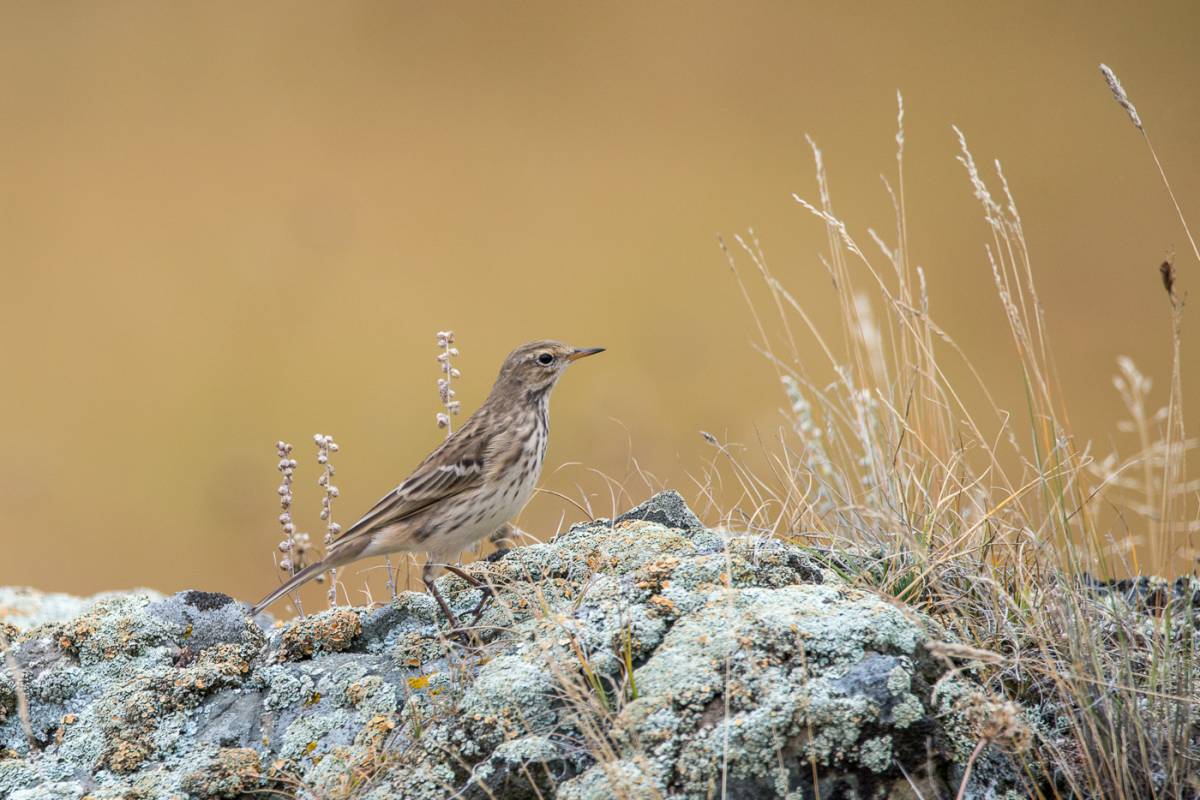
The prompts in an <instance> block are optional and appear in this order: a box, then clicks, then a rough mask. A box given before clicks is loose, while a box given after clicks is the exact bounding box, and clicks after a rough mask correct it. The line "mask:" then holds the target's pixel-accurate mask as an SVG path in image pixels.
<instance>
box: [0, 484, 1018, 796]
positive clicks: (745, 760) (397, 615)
mask: <svg viewBox="0 0 1200 800" xmlns="http://www.w3.org/2000/svg"><path fill="white" fill-rule="evenodd" d="M467 569H469V570H470V571H471V572H472V573H473V574H474V575H475V576H476V577H477V578H480V579H485V580H487V581H489V582H490V583H491V584H492V586H493V587H494V588H495V591H496V598H495V600H494V602H492V603H491V604H490V605H489V606H488V607H487V609H486V610H485V612H484V613H483V616H482V618H481V620H480V622H479V628H478V630H479V640H478V641H476V642H474V643H471V644H470V645H467V644H464V643H463V642H461V641H457V640H454V639H447V637H446V632H445V630H444V627H442V628H439V625H440V624H443V623H442V620H441V619H440V615H438V614H437V612H436V606H435V605H434V603H433V601H432V600H431V598H429V597H428V596H426V595H425V594H421V593H413V592H405V593H401V594H400V595H399V597H397V598H396V600H395V601H393V602H391V603H389V604H387V605H385V606H383V607H380V608H373V609H348V608H345V607H341V608H338V609H333V610H330V611H324V612H320V613H316V614H311V615H310V616H308V617H307V618H305V619H303V620H293V621H291V622H288V623H287V624H285V625H283V626H282V627H279V628H270V629H268V630H266V631H264V630H262V628H261V627H260V626H259V625H258V624H256V623H255V622H254V621H253V620H251V619H249V618H248V617H247V616H246V608H245V606H244V605H242V604H241V603H238V602H237V601H234V600H233V599H231V598H228V597H225V596H224V595H217V594H212V593H205V592H183V593H180V594H177V595H174V596H172V597H168V598H161V597H159V596H153V595H146V594H123V595H109V596H106V597H102V598H100V599H98V600H96V601H94V602H89V603H83V602H79V603H77V604H74V605H71V604H70V603H69V602H67V601H64V600H63V599H62V598H61V597H53V598H50V599H48V601H47V602H48V603H49V604H51V605H52V606H53V607H54V609H56V610H54V611H52V612H48V613H46V614H41V613H40V612H38V610H37V608H36V606H37V601H36V597H35V596H34V595H33V594H31V593H29V592H22V593H21V594H20V598H21V602H22V603H23V604H24V605H23V608H25V609H26V612H27V613H26V616H25V618H26V619H39V620H41V622H40V623H39V624H37V625H33V626H30V627H28V628H25V629H23V630H22V632H21V633H20V634H19V635H18V636H17V640H16V642H15V645H14V655H15V657H16V659H17V661H18V664H19V666H20V668H21V671H22V673H23V675H24V678H25V684H26V686H27V689H28V695H29V700H30V711H31V716H32V720H33V727H34V731H35V734H36V736H37V739H38V745H37V747H35V748H33V749H31V748H30V747H29V745H28V743H27V742H26V740H25V736H24V734H23V732H22V730H21V727H20V724H19V720H17V719H16V715H15V714H14V713H13V710H14V707H15V706H14V685H13V682H12V680H11V677H10V676H8V675H7V673H6V671H4V670H0V797H4V796H12V797H22V798H25V800H33V798H42V797H46V798H56V797H63V798H73V800H79V798H80V797H82V796H83V795H84V794H88V795H90V796H92V797H95V798H98V800H107V799H108V798H116V797H125V796H137V797H139V798H145V799H146V800H154V799H156V798H164V799H165V798H177V797H182V796H189V795H190V796H195V797H219V796H230V797H232V796H237V795H238V794H239V793H251V794H254V793H270V792H272V791H274V790H280V791H290V789H289V788H288V787H296V786H303V787H305V792H307V793H308V795H306V796H313V797H323V796H338V797H346V796H347V794H346V792H347V791H349V789H348V788H347V787H357V788H356V789H355V790H354V792H352V793H350V795H349V796H350V797H353V798H356V799H361V798H366V800H385V798H393V797H405V798H411V800H432V799H433V798H444V797H447V796H450V795H457V796H460V797H464V798H479V799H480V800H482V799H483V798H492V797H497V798H506V800H511V799H512V798H550V797H561V798H573V799H574V800H585V799H586V800H592V799H593V798H595V799H596V800H599V799H600V798H610V797H614V796H616V797H630V798H643V797H645V798H649V797H655V798H665V799H666V800H690V798H702V797H709V796H712V795H713V792H714V787H720V786H721V785H724V786H725V787H726V789H727V792H728V796H729V797H739V798H768V797H781V796H789V797H794V798H809V797H815V794H814V775H813V770H814V768H815V769H816V777H815V785H816V788H817V789H818V790H819V792H820V796H821V797H823V798H829V797H846V798H849V797H863V798H866V797H877V796H880V797H881V796H887V795H888V794H889V793H891V792H895V793H896V794H895V795H894V796H901V794H900V793H902V792H906V791H908V786H909V783H908V781H909V779H910V778H911V779H912V780H913V781H914V782H915V784H916V785H917V786H919V787H921V792H922V793H923V795H924V796H926V797H931V798H932V797H939V796H943V795H946V794H947V793H948V794H950V795H953V793H954V791H956V790H957V785H958V779H959V778H960V777H961V774H962V769H963V766H964V765H965V763H966V761H967V759H968V758H969V757H970V754H971V752H972V750H973V748H974V745H975V740H974V739H973V738H972V733H971V730H970V728H969V726H967V725H966V724H965V723H964V721H963V718H962V715H961V714H959V713H957V712H956V710H955V709H956V705H955V704H956V702H957V700H958V699H960V698H962V697H967V696H969V695H970V692H972V691H974V690H975V689H976V688H977V687H976V686H975V685H974V684H973V683H972V682H971V680H970V678H969V677H967V676H965V675H953V674H952V675H947V674H946V673H945V668H944V667H943V666H942V665H941V664H940V663H938V662H936V661H935V660H934V659H932V658H931V657H930V656H929V655H928V654H927V653H926V651H925V648H924V643H925V642H926V641H927V640H928V638H929V637H930V636H931V635H932V636H937V637H939V638H942V637H944V636H945V634H944V633H943V632H940V631H938V630H937V628H936V626H935V625H934V624H933V623H932V622H931V621H929V620H928V619H926V618H924V617H922V616H921V615H920V614H919V613H917V612H915V611H911V610H907V611H904V610H901V609H900V608H897V607H896V606H895V605H893V604H891V603H889V602H885V601H884V600H882V599H880V598H879V597H877V596H875V595H873V594H870V593H867V592H863V591H859V590H856V589H854V588H851V587H849V586H847V585H844V584H843V583H841V582H840V580H838V579H836V578H831V577H830V573H827V572H823V571H822V569H821V565H820V564H818V563H815V562H814V561H813V560H812V558H810V556H809V555H808V554H807V553H806V552H805V551H804V550H802V549H800V548H797V547H795V546H793V545H790V544H787V543H785V542H781V541H778V540H775V539H770V538H765V537H761V536H738V535H732V534H726V533H717V532H714V531H708V530H705V529H703V528H702V527H701V526H700V523H699V521H698V520H696V518H695V516H694V515H692V514H691V512H690V511H688V510H687V507H686V506H685V505H684V504H683V502H682V500H681V499H680V498H679V496H678V495H677V494H675V493H663V494H660V495H657V496H655V497H654V498H652V499H651V500H649V501H647V502H646V503H644V504H642V505H641V506H639V507H638V508H637V509H634V510H633V511H631V512H629V513H628V514H624V515H622V516H620V517H618V518H617V520H616V521H615V522H612V523H609V522H608V521H607V520H604V521H596V522H593V523H589V524H585V525H578V526H575V527H573V528H572V529H571V530H570V531H568V532H566V533H564V534H562V535H561V536H559V537H557V538H556V539H555V540H554V541H552V542H550V543H545V544H534V545H530V546H526V547H519V548H516V549H514V550H512V551H511V552H510V553H508V554H507V555H506V556H505V557H504V558H502V559H500V560H497V561H495V562H492V563H487V562H479V563H475V564H469V565H468V566H467ZM439 589H440V591H441V592H442V594H443V595H444V596H445V597H446V598H447V600H448V602H449V603H450V604H451V605H452V606H453V607H454V608H455V610H456V611H458V612H459V613H464V612H466V611H468V610H469V609H471V608H473V607H474V605H475V604H476V602H477V601H478V598H479V591H478V590H477V589H475V588H473V587H471V586H468V585H467V584H466V583H465V582H464V581H463V580H461V579H460V578H458V577H455V576H452V575H451V576H445V577H443V578H441V579H439ZM3 596H4V595H3V594H2V593H0V597H3ZM9 596H14V595H9ZM66 606H71V607H72V608H74V609H75V613H74V614H73V615H71V616H68V617H65V618H64V617H62V615H61V614H60V613H59V611H58V610H57V609H61V608H63V607H66ZM934 687H936V689H935V688H934ZM726 763H728V770H727V771H726V772H722V770H723V765H725V764H726ZM1020 780H1021V777H1020V772H1019V771H1018V770H1017V769H1016V768H1015V767H1014V766H1013V765H1012V762H1011V759H1009V757H1008V756H1006V755H1004V754H1003V753H999V752H995V751H994V749H993V748H989V749H987V750H986V751H985V752H984V754H983V755H982V756H981V757H979V758H978V759H977V760H976V762H975V769H974V770H973V773H972V779H971V783H970V784H969V785H968V787H967V795H966V796H968V797H971V798H974V799H975V800H978V799H979V798H983V797H1001V796H1003V794H1004V793H1005V792H1009V791H1020V790H1021V788H1022V787H1021V784H1020ZM717 791H719V788H718V789H717Z"/></svg>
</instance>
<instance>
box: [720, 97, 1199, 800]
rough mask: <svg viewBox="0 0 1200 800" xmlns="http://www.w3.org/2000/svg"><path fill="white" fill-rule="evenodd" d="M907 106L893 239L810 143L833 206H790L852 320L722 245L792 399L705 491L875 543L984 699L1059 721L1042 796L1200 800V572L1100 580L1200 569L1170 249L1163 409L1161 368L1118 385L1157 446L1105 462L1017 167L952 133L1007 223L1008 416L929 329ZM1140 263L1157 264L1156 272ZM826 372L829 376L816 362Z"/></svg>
mask: <svg viewBox="0 0 1200 800" xmlns="http://www.w3.org/2000/svg"><path fill="white" fill-rule="evenodd" d="M900 108H901V111H900V115H899V130H898V134H897V137H896V140H897V171H896V175H895V176H894V178H892V179H891V180H888V179H885V183H886V184H887V186H888V191H889V192H890V194H891V198H892V201H893V208H894V210H895V227H894V231H893V233H892V241H890V242H889V241H885V237H883V236H881V235H879V234H877V233H876V232H875V231H873V230H869V231H868V234H869V238H870V239H871V240H873V242H874V244H875V245H876V248H875V249H874V250H871V251H870V252H868V248H866V247H864V246H862V245H861V244H860V242H859V241H858V240H857V239H856V238H855V236H854V235H853V234H852V233H851V230H850V227H849V226H848V225H847V224H846V223H845V222H844V221H843V220H841V219H840V218H839V217H838V216H837V214H836V212H835V210H834V208H833V207H832V204H831V201H830V193H829V189H828V182H827V176H826V172H825V168H824V165H823V161H822V157H821V151H820V150H819V149H818V148H817V147H816V145H815V144H812V143H811V141H810V144H811V145H812V153H813V157H814V161H815V164H816V174H817V199H816V200H815V201H811V202H810V201H808V200H806V199H804V198H802V197H800V196H796V197H795V199H796V201H797V203H799V205H800V206H801V207H802V208H803V209H805V210H806V211H807V212H809V213H811V214H812V215H813V216H815V217H816V218H817V219H818V220H819V221H820V222H821V223H822V225H823V227H824V231H825V234H826V241H827V246H828V249H827V252H826V253H825V254H824V255H823V256H822V263H823V264H824V265H825V267H826V269H827V270H828V271H829V274H830V277H831V279H832V282H833V284H834V286H835V288H836V293H837V301H838V303H839V310H840V319H841V323H842V328H841V330H840V332H838V335H836V336H827V335H826V334H825V332H823V331H821V330H818V329H817V327H816V326H815V325H814V324H813V322H812V321H811V318H810V316H809V315H808V314H807V312H806V310H805V308H804V306H803V305H802V304H801V303H800V302H799V301H798V300H797V299H796V298H795V297H794V296H793V295H792V294H791V293H789V292H788V290H787V288H786V286H785V283H784V282H783V281H782V280H781V279H780V278H779V277H777V276H776V275H775V274H774V273H773V272H772V271H771V269H770V268H769V266H768V264H767V261H766V258H765V257H764V255H763V250H762V248H761V247H760V245H759V243H758V240H757V237H756V236H755V234H754V233H753V231H751V232H750V233H749V234H748V235H745V236H738V237H736V238H735V241H736V244H737V247H736V248H733V250H734V251H735V252H736V255H735V252H730V250H729V249H726V250H725V252H726V256H727V258H728V261H729V265H730V267H731V269H732V271H733V274H734V275H735V277H736V280H737V282H738V285H739V286H740V287H741V290H742V293H743V296H744V297H745V299H746V301H747V303H748V306H749V308H750V310H751V312H752V316H753V320H754V325H755V328H756V331H757V334H758V341H757V346H758V347H759V349H760V350H761V351H762V353H763V354H764V355H765V356H766V357H767V358H768V359H769V361H770V363H771V365H772V366H773V368H774V369H775V370H776V372H777V373H778V375H779V378H780V381H781V383H782V385H783V387H784V389H785V391H786V393H787V395H788V398H789V403H790V408H789V409H788V410H787V411H786V412H785V414H784V418H785V424H784V425H783V426H781V428H780V429H779V431H778V432H777V434H776V435H775V436H774V437H771V439H770V440H769V441H765V442H764V443H763V445H764V448H763V449H764V450H765V451H766V452H767V457H768V460H769V465H768V468H767V469H765V470H763V469H758V470H755V469H752V468H751V467H749V466H748V465H747V461H746V460H745V459H743V458H741V457H740V456H739V455H738V453H739V451H738V450H737V449H736V448H733V447H730V446H728V445H725V444H722V443H719V442H717V441H716V440H715V439H712V438H711V437H710V441H712V443H713V444H714V446H715V447H716V448H717V455H716V456H715V457H714V459H713V462H712V465H711V467H710V469H709V470H708V471H707V472H706V473H705V474H704V475H703V476H701V477H700V478H699V479H698V482H699V484H700V486H701V489H702V492H701V493H702V495H704V496H705V497H707V498H710V499H712V502H711V503H710V509H709V510H710V512H711V511H712V510H714V509H716V510H719V511H720V512H721V516H722V518H723V522H724V524H726V525H728V526H730V527H733V528H738V529H745V528H750V529H752V530H759V531H763V532H770V533H773V534H776V535H779V536H782V537H785V538H789V539H793V540H799V541H802V542H804V543H806V544H810V545H816V546H818V547H822V548H828V549H829V550H830V551H837V550H851V551H855V552H859V553H868V554H872V555H873V556H875V557H877V559H878V565H879V566H878V568H877V569H875V570H872V571H871V572H870V573H869V574H859V575H847V577H848V578H850V579H852V580H855V581H857V582H859V583H860V584H863V585H866V586H869V587H871V588H874V589H875V590H877V591H879V592H881V593H884V594H887V595H891V596H893V597H895V598H897V599H899V600H902V601H904V602H905V603H908V604H910V605H912V606H914V607H916V608H919V609H920V610H922V611H924V612H926V613H928V614H930V615H932V616H933V617H934V618H936V619H938V620H939V621H940V622H941V623H942V624H943V625H945V627H946V628H947V629H948V630H950V631H951V632H953V634H954V635H955V636H957V637H959V639H960V641H961V642H962V643H964V644H966V645H969V647H968V649H971V648H974V649H975V650H976V651H985V652H987V653H989V654H991V655H992V657H991V658H989V659H986V660H983V661H981V660H979V659H978V658H976V657H972V658H971V660H972V661H974V662H975V663H976V664H978V665H979V666H980V667H981V670H982V673H983V674H984V675H985V677H986V686H987V689H988V691H989V692H990V693H991V694H992V695H993V696H997V697H1005V698H1011V699H1014V700H1018V701H1021V702H1022V703H1024V704H1025V705H1026V706H1028V707H1030V708H1032V709H1034V711H1035V718H1036V717H1037V715H1038V712H1040V713H1041V716H1042V725H1041V727H1040V728H1039V730H1038V731H1037V734H1038V735H1037V737H1036V738H1037V741H1036V742H1035V746H1034V749H1033V751H1032V753H1031V755H1030V756H1029V757H1028V759H1027V764H1028V772H1029V780H1030V787H1031V791H1032V792H1035V793H1037V794H1038V796H1046V797H1066V796H1080V797H1105V798H1130V799H1132V798H1159V797H1161V798H1168V797H1194V796H1197V794H1198V793H1200V785H1198V784H1197V779H1196V778H1195V775H1196V774H1198V773H1200V727H1198V713H1197V706H1198V702H1200V695H1198V694H1197V680H1198V674H1197V673H1198V669H1200V658H1198V656H1200V652H1198V644H1197V639H1196V635H1195V634H1196V619H1195V613H1196V609H1195V606H1194V604H1193V602H1192V600H1193V598H1194V597H1196V595H1195V591H1196V589H1195V586H1196V584H1195V583H1194V582H1192V583H1188V582H1187V581H1184V582H1182V583H1181V584H1180V585H1179V586H1177V587H1174V588H1176V589H1181V590H1182V592H1183V596H1182V597H1181V598H1178V602H1173V601H1172V599H1171V593H1172V586H1171V585H1169V584H1166V583H1165V582H1158V583H1156V582H1153V581H1152V582H1149V583H1148V584H1146V585H1145V586H1142V587H1137V586H1133V587H1130V592H1129V593H1130V594H1132V595H1137V597H1135V598H1133V599H1134V601H1133V602H1130V600H1129V598H1127V597H1124V596H1121V595H1119V594H1118V593H1115V592H1102V591H1098V590H1097V587H1096V585H1095V582H1094V581H1093V580H1091V579H1090V578H1089V577H1088V576H1089V575H1095V574H1099V575H1103V576H1113V575H1119V574H1123V573H1124V574H1134V575H1138V574H1154V575H1166V574H1170V573H1171V571H1172V570H1173V569H1174V570H1175V571H1176V572H1187V571H1190V569H1191V566H1192V564H1193V563H1194V560H1195V556H1196V553H1197V549H1196V547H1195V542H1194V536H1195V532H1196V522H1195V521H1196V519H1197V509H1196V502H1195V500H1196V498H1195V487H1194V486H1193V487H1189V485H1188V484H1187V479H1186V476H1187V473H1186V465H1185V454H1186V452H1187V451H1188V450H1189V449H1190V448H1191V447H1192V446H1194V443H1193V442H1192V441H1190V440H1188V439H1187V438H1186V437H1185V434H1184V427H1183V411H1182V408H1183V406H1182V391H1181V388H1180V371H1181V364H1182V358H1181V354H1180V326H1181V324H1182V311H1183V302H1182V299H1181V298H1180V296H1179V295H1178V294H1177V293H1176V291H1175V272H1174V265H1173V264H1168V265H1164V267H1163V268H1162V281H1163V285H1164V287H1165V288H1166V290H1167V293H1168V297H1167V300H1168V302H1167V303H1164V317H1165V318H1166V321H1167V322H1169V327H1167V326H1164V327H1167V330H1169V331H1170V335H1169V338H1167V339H1165V341H1164V346H1168V347H1170V348H1171V349H1172V354H1173V357H1174V369H1173V374H1172V376H1171V378H1172V379H1171V384H1170V388H1169V392H1168V397H1167V402H1166V406H1165V407H1164V408H1163V409H1162V410H1160V411H1151V410H1150V408H1149V406H1148V403H1149V402H1150V384H1149V381H1147V380H1146V379H1145V378H1144V377H1143V376H1141V375H1140V374H1139V373H1138V372H1137V370H1136V367H1134V366H1133V364H1132V363H1131V362H1128V361H1127V360H1125V361H1122V363H1121V374H1120V375H1119V376H1118V377H1117V379H1116V384H1117V388H1118V390H1119V391H1120V392H1121V394H1122V396H1123V398H1124V399H1125V403H1126V406H1127V407H1128V409H1129V412H1130V419H1129V420H1124V421H1122V423H1121V427H1122V428H1123V429H1126V430H1131V431H1133V432H1136V433H1137V435H1138V439H1139V443H1140V447H1139V450H1138V452H1136V453H1133V454H1131V455H1125V456H1117V455H1113V456H1109V457H1107V458H1104V459H1097V458H1096V457H1095V456H1094V455H1093V454H1092V453H1091V452H1090V450H1089V448H1088V447H1087V446H1086V445H1083V444H1081V443H1080V442H1078V441H1077V440H1076V438H1075V437H1074V436H1073V435H1072V430H1071V425H1070V420H1069V417H1068V410H1067V408H1066V406H1065V404H1064V402H1063V400H1062V394H1061V392H1060V391H1059V387H1058V379H1057V375H1056V371H1055V366H1054V357H1053V348H1052V347H1051V343H1050V341H1049V337H1048V333H1047V328H1046V324H1045V313H1044V310H1043V307H1042V304H1041V301H1040V300H1039V298H1038V294H1037V287H1036V284H1035V280H1034V275H1035V270H1034V266H1033V263H1032V259H1031V257H1030V254H1029V249H1028V247H1027V244H1026V239H1025V234H1024V230H1023V228H1022V223H1021V217H1020V215H1019V213H1018V211H1017V205H1016V202H1015V200H1014V199H1013V196H1012V193H1011V192H1010V190H1009V186H1008V183H1007V181H1006V180H1005V178H1004V174H1003V172H1002V170H1001V168H1000V164H999V162H996V163H995V178H994V179H992V180H993V182H994V183H995V184H996V185H998V186H999V194H998V195H997V194H994V193H993V186H992V185H989V181H988V180H985V178H984V177H983V175H982V174H981V170H980V168H979V167H978V166H977V165H976V163H975V160H974V157H973V156H972V154H971V151H970V149H969V148H968V146H967V142H966V137H965V136H964V135H963V134H962V132H961V131H958V130H957V129H955V133H956V135H957V137H958V141H959V145H960V155H959V160H960V161H961V162H962V164H963V166H964V168H965V170H966V173H967V177H968V180H969V182H970V184H971V187H972V189H973V191H974V195H975V197H976V199H977V200H978V202H979V204H980V206H981V208H982V210H983V217H984V219H985V220H986V222H987V225H988V230H989V232H990V241H988V242H986V243H985V247H984V250H985V254H986V258H987V262H988V264H989V265H990V267H991V273H992V279H993V280H992V283H993V288H994V293H995V296H996V297H997V299H998V300H999V302H1000V304H1001V307H1002V309H1003V311H1004V313H1005V318H1006V320H1007V323H1008V330H1009V335H1010V337H1011V340H1012V344H1013V349H1014V351H1015V353H1016V356H1017V359H1016V363H1017V364H1018V365H1019V368H1020V378H1021V381H1022V385H1023V387H1024V399H1025V408H1024V409H1022V410H1021V412H1020V413H1018V414H1013V415H1011V416H1010V415H1009V414H1008V413H1007V412H1006V411H1005V410H1003V409H1001V408H999V407H998V406H997V404H996V403H995V402H994V401H993V400H992V394H991V392H990V391H989V387H988V386H987V385H986V383H985V382H984V381H983V379H982V377H981V372H982V371H981V370H979V369H976V367H975V366H974V365H973V364H972V363H971V361H970V359H969V358H968V357H967V356H966V354H964V353H963V352H962V350H961V349H960V348H959V347H958V346H957V345H956V344H955V342H954V340H953V338H952V337H951V336H950V334H949V333H948V332H947V331H945V330H943V329H942V328H941V327H939V326H938V325H937V323H936V322H935V320H934V317H933V315H932V312H931V309H930V303H929V297H928V293H927V289H926V285H925V278H924V275H923V274H922V272H921V270H920V269H914V268H913V266H912V265H911V264H910V261H909V258H908V234H909V232H908V229H907V224H906V220H905V208H904V176H903V164H904V161H903V148H904V132H903V106H902V104H901V106H900ZM1139 130H1140V131H1141V132H1142V134H1143V135H1145V130H1144V128H1143V127H1141V126H1139ZM1147 142H1148V139H1147ZM1156 161H1157V159H1156ZM1164 180H1165V176H1164ZM1181 219H1182V217H1181ZM1185 224H1186V223H1185ZM1189 239H1190V234H1189ZM723 248H724V245H723ZM748 274H749V275H754V276H755V277H756V278H757V280H750V279H749V278H748V277H747V275H748ZM1147 279H1148V280H1150V279H1154V276H1153V274H1152V271H1151V270H1149V269H1148V270H1147ZM764 298H765V300H764ZM875 309H879V313H878V316H876V311H875ZM800 336H808V337H812V338H813V339H815V341H816V343H817V345H818V347H819V349H820V351H821V352H822V353H823V354H824V356H825V358H826V363H824V364H820V365H815V366H813V365H810V364H806V363H805V362H804V361H803V360H802V358H801V353H802V349H801V347H800V346H799V345H798V340H799V337H800ZM992 369H993V371H994V369H995V367H993V368H992ZM823 373H827V374H829V375H831V376H832V380H831V381H830V382H826V381H824V380H822V379H819V378H818V377H817V375H820V374H823ZM952 376H967V378H968V380H967V381H966V382H964V381H963V380H962V378H958V377H953V378H952ZM729 483H733V484H734V485H735V487H737V488H738V489H739V490H740V493H741V500H740V501H739V502H737V503H735V504H733V505H732V506H724V507H718V506H719V505H720V504H718V503H717V501H716V500H715V499H713V498H716V497H718V496H719V495H720V492H719V491H717V490H716V489H715V488H714V487H716V486H718V485H719V484H721V485H724V487H725V490H726V491H727V489H728V484H729ZM1122 526H1124V527H1122ZM1114 530H1115V531H1117V533H1113V532H1112V531H1114ZM831 563H833V562H831Z"/></svg>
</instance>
